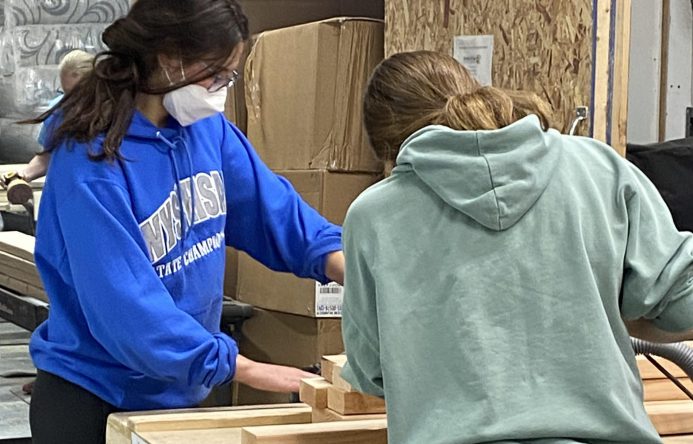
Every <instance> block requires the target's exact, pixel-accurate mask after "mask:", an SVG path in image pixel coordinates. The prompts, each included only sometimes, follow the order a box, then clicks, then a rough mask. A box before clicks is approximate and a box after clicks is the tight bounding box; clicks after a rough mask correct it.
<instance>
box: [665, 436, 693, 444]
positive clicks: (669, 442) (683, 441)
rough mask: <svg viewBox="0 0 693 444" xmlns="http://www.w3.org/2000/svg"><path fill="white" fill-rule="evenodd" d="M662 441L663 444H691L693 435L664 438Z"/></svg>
mask: <svg viewBox="0 0 693 444" xmlns="http://www.w3.org/2000/svg"><path fill="white" fill-rule="evenodd" d="M662 441H663V442H664V444H691V443H692V442H693V435H679V436H664V437H662Z"/></svg>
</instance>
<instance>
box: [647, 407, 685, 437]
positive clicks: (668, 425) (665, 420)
mask: <svg viewBox="0 0 693 444" xmlns="http://www.w3.org/2000/svg"><path fill="white" fill-rule="evenodd" d="M645 410H646V411H647V414H648V415H649V416H650V420H651V421H652V424H653V425H654V426H655V429H657V432H659V434H660V435H681V434H690V433H693V402H691V401H690V400H688V401H653V402H646V403H645Z"/></svg>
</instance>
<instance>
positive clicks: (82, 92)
mask: <svg viewBox="0 0 693 444" xmlns="http://www.w3.org/2000/svg"><path fill="white" fill-rule="evenodd" d="M248 37H249V32H248V20H247V18H246V17H245V15H244V14H243V12H242V10H241V8H240V6H239V5H238V3H237V2H236V0H138V1H137V2H135V3H134V5H133V6H132V8H131V9H130V11H129V13H128V14H127V15H126V16H125V17H123V18H120V19H118V20H116V21H115V22H113V24H111V25H110V26H109V27H108V28H106V30H105V31H104V33H103V36H102V39H103V42H104V43H105V44H106V46H107V47H108V51H104V52H101V53H99V54H97V55H96V58H95V60H94V65H93V69H92V70H91V72H89V73H88V74H86V75H85V76H84V78H82V79H81V80H80V82H79V83H78V84H77V86H76V87H75V88H74V90H73V91H71V92H70V93H69V94H66V95H65V97H64V98H63V99H62V100H61V101H60V103H59V104H58V105H56V106H55V107H54V108H52V109H50V110H48V111H46V112H45V113H43V114H41V115H40V116H38V117H37V118H35V119H30V120H26V121H24V122H21V123H41V122H43V121H45V120H46V119H47V118H48V117H49V116H50V115H51V114H53V113H55V112H60V113H61V117H62V119H61V122H60V124H58V125H57V126H56V127H55V129H54V130H53V131H51V134H50V138H49V141H48V146H47V147H46V150H47V151H51V150H53V149H55V148H56V147H57V145H58V144H59V143H60V142H61V141H63V140H74V141H77V142H83V143H84V142H90V141H92V140H93V139H94V138H95V137H96V136H97V135H98V134H101V133H105V139H104V142H103V150H102V153H101V154H99V155H94V156H92V158H94V159H109V160H113V159H115V158H117V157H119V148H120V144H121V143H122V140H123V137H124V136H125V133H126V131H127V128H128V126H129V124H130V120H131V119H132V115H133V113H134V111H135V95H136V94H137V93H138V92H143V93H148V94H164V93H166V92H169V91H172V90H174V89H176V88H180V87H181V86H184V85H187V84H190V83H195V82H198V81H200V80H203V79H204V78H206V77H209V76H210V74H214V73H216V72H218V71H220V70H221V69H222V68H223V65H224V63H225V62H226V61H227V60H228V58H229V57H230V56H231V53H232V51H233V49H234V48H235V47H236V45H238V44H239V43H241V42H243V41H245V40H247V39H248ZM159 56H166V57H169V58H171V59H180V60H181V63H182V64H187V63H194V62H199V61H205V62H207V64H208V65H209V68H210V71H205V72H202V73H199V74H197V75H196V76H194V77H193V78H191V79H187V80H185V81H183V82H179V83H176V84H173V85H170V86H166V87H165V88H161V87H159V88H155V87H153V86H152V84H153V83H154V82H152V80H153V79H154V76H155V75H160V67H159Z"/></svg>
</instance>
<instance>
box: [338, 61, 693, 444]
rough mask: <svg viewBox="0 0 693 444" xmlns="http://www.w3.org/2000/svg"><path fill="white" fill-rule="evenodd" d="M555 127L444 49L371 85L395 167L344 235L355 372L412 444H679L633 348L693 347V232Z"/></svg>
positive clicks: (353, 377) (398, 438)
mask: <svg viewBox="0 0 693 444" xmlns="http://www.w3.org/2000/svg"><path fill="white" fill-rule="evenodd" d="M549 113H550V112H549V109H548V106H547V105H546V104H544V102H542V101H541V100H540V99H539V98H538V97H537V96H535V95H531V94H527V93H521V92H505V91H501V90H499V89H496V88H492V87H480V86H479V85H478V83H477V82H476V81H475V80H474V79H473V78H472V77H471V76H470V74H469V73H468V72H467V70H466V69H465V68H464V67H463V66H461V65H460V64H458V63H457V62H456V61H455V60H454V59H453V58H451V57H449V56H445V55H442V54H438V53H434V52H425V51H421V52H415V53H401V54H396V55H394V56H392V57H390V58H389V59H387V60H385V61H384V62H383V63H381V65H380V66H379V67H378V68H376V70H375V72H374V74H373V76H372V78H371V80H370V82H369V85H368V90H367V92H366V97H365V102H364V119H365V125H366V129H367V132H368V135H369V138H370V142H371V144H372V145H373V147H374V149H375V150H376V152H378V154H379V155H380V157H381V158H382V159H383V160H384V161H385V162H386V163H387V162H391V163H393V162H394V163H395V166H394V169H393V170H392V175H391V176H390V177H389V178H387V179H386V180H384V181H382V182H380V183H378V184H376V185H374V186H373V187H371V188H370V189H368V190H367V191H366V192H364V193H363V194H362V195H361V196H360V197H359V198H358V199H357V200H356V201H355V202H354V204H353V205H352V207H351V208H350V210H349V213H348V215H347V219H346V222H345V225H344V251H345V255H346V259H347V269H346V283H345V292H346V293H345V302H344V308H343V333H344V341H345V345H346V350H347V355H348V362H349V363H348V364H347V366H346V367H345V369H344V377H345V378H346V379H347V380H348V381H349V382H350V383H351V384H353V386H354V387H355V388H356V389H358V390H361V391H363V392H366V393H371V394H374V395H377V396H382V397H384V398H385V400H386V403H387V410H388V428H389V432H388V433H389V438H390V442H392V443H395V444H400V443H416V444H418V443H427V444H435V443H469V444H472V443H486V444H489V443H542V444H548V443H552V444H557V443H594V444H607V443H628V444H634V443H660V442H661V440H660V438H659V436H658V434H657V432H656V431H655V429H654V427H653V426H652V424H651V422H650V421H649V418H648V416H647V413H646V412H645V409H644V407H643V394H642V384H641V381H640V376H639V374H638V370H637V366H636V362H635V356H634V353H633V350H632V347H631V344H630V335H634V336H639V337H641V338H643V339H647V340H658V341H680V340H685V339H693V330H692V329H693V285H692V284H693V235H691V233H682V232H678V231H677V230H676V228H675V227H674V224H673V222H672V219H671V216H670V213H669V210H668V209H667V207H666V206H665V204H664V202H663V201H662V199H661V197H660V196H659V194H658V192H657V190H656V189H655V188H654V186H653V185H652V184H651V183H650V181H649V180H648V179H647V178H646V177H645V176H644V175H643V174H642V173H641V172H640V171H638V170H637V169H636V168H635V167H633V166H632V165H631V164H630V163H628V162H627V161H626V160H624V159H623V158H622V157H620V156H619V155H618V154H617V153H616V152H615V151H614V150H613V149H611V148H610V147H609V146H607V145H604V144H603V143H600V142H598V141H596V140H593V139H589V138H584V137H572V136H565V135H562V134H560V133H559V132H558V131H556V130H553V129H549V128H550V123H549Z"/></svg>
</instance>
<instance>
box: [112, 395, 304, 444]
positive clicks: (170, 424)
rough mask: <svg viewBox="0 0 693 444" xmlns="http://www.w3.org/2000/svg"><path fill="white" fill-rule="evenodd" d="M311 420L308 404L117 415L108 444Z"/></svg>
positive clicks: (114, 418) (155, 411)
mask: <svg viewBox="0 0 693 444" xmlns="http://www.w3.org/2000/svg"><path fill="white" fill-rule="evenodd" d="M311 420H312V415H311V408H310V407H309V406H307V405H305V404H291V405H282V406H280V407H278V406H254V407H253V408H248V407H245V408H239V407H224V408H208V409H181V410H154V411H150V412H124V413H114V414H112V415H110V416H109V417H108V423H107V429H106V442H107V443H108V444H121V443H128V444H129V443H130V440H131V435H132V433H133V432H135V433H141V432H157V431H175V430H201V429H213V428H233V427H242V426H244V425H270V424H287V423H288V424H294V423H309V422H311Z"/></svg>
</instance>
